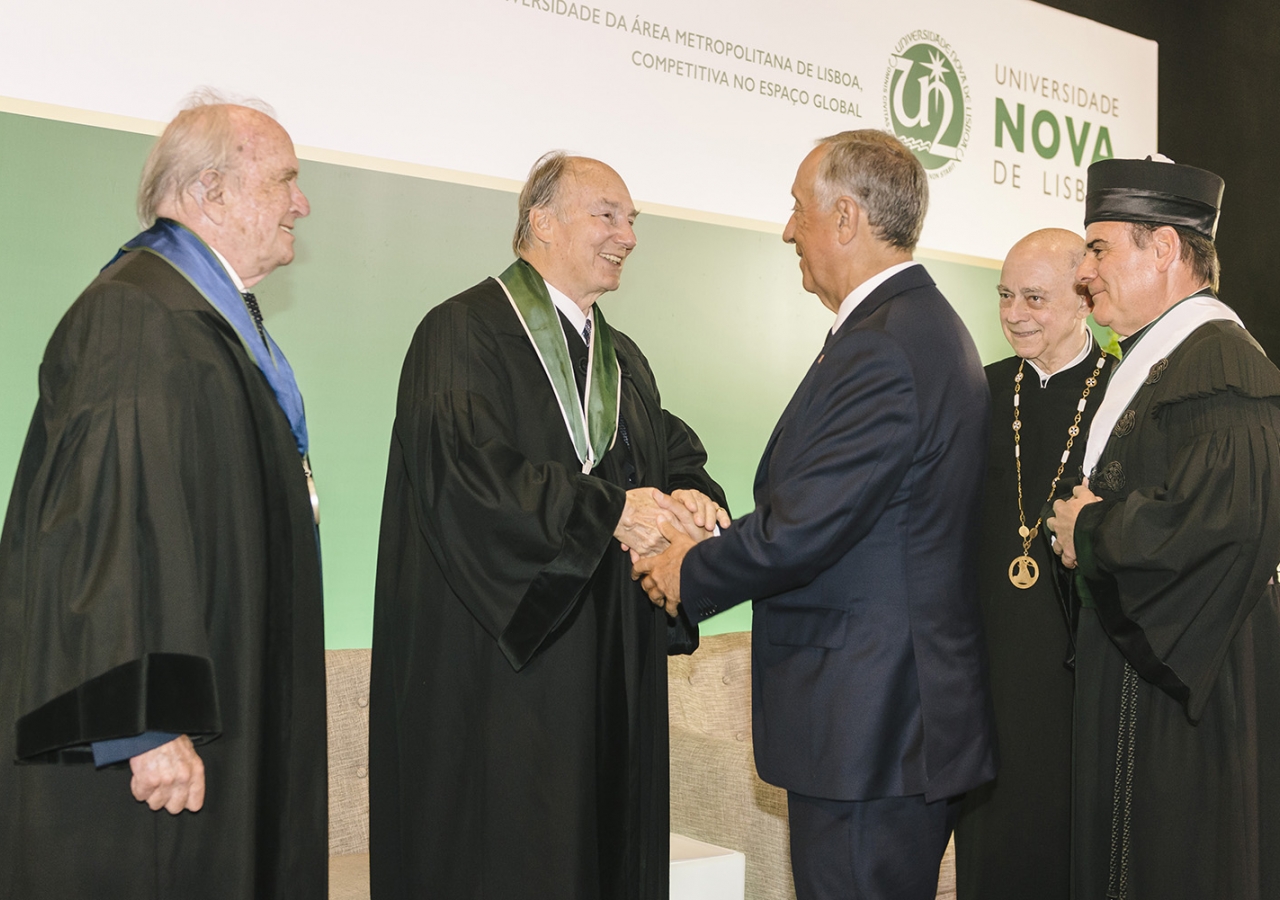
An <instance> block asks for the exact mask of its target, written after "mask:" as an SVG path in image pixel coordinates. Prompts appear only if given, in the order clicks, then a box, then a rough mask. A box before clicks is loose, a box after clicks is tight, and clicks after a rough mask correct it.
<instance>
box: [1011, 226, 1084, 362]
mask: <svg viewBox="0 0 1280 900" xmlns="http://www.w3.org/2000/svg"><path fill="white" fill-rule="evenodd" d="M1083 258H1084V239H1083V238H1081V237H1080V236H1079V235H1077V234H1074V233H1073V232H1070V231H1066V230H1065V229H1062V228H1045V229H1043V230H1041V231H1034V232H1032V233H1031V234H1029V235H1027V236H1026V237H1024V238H1023V239H1022V240H1020V241H1018V243H1016V244H1014V245H1013V248H1012V249H1011V250H1010V251H1009V255H1008V256H1007V257H1005V261H1004V266H1003V267H1002V268H1001V270H1000V286H999V293H1000V326H1001V328H1002V329H1003V330H1004V336H1005V339H1006V340H1008V341H1009V345H1010V346H1011V347H1013V350H1014V352H1015V353H1017V354H1018V356H1021V357H1022V358H1023V359H1029V360H1031V361H1033V362H1034V363H1035V364H1036V365H1037V366H1038V367H1039V368H1040V369H1041V370H1042V371H1043V372H1045V373H1052V372H1056V371H1057V370H1058V369H1060V368H1062V367H1063V366H1064V365H1065V364H1067V363H1068V362H1070V361H1071V360H1072V359H1073V358H1074V357H1075V356H1076V354H1078V353H1079V352H1080V350H1081V349H1082V348H1083V347H1084V344H1085V342H1086V340H1087V339H1088V336H1087V334H1086V332H1087V330H1088V325H1087V324H1086V321H1085V320H1086V319H1087V318H1088V316H1089V305H1088V303H1087V301H1086V299H1085V297H1084V296H1083V295H1082V294H1081V292H1080V291H1079V289H1078V288H1077V286H1076V279H1075V274H1076V268H1077V267H1078V266H1079V265H1080V261H1081V260H1082V259H1083Z"/></svg>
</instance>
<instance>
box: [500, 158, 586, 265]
mask: <svg viewBox="0 0 1280 900" xmlns="http://www.w3.org/2000/svg"><path fill="white" fill-rule="evenodd" d="M572 170H573V158H572V157H570V156H569V155H568V154H567V153H565V152H564V151H563V150H552V151H551V152H550V153H544V154H543V155H542V156H541V157H539V158H538V161H537V162H536V163H534V164H533V168H532V169H530V170H529V178H528V180H526V181H525V183H524V187H523V188H521V190H520V202H519V218H518V219H517V220H516V232H515V234H514V235H513V236H512V238H511V251H512V252H513V253H515V255H516V256H519V255H520V252H521V251H522V250H524V249H525V248H527V247H528V246H529V245H530V244H531V243H532V242H533V225H532V224H531V223H530V221H529V213H531V212H533V210H535V209H541V208H548V209H550V210H551V211H552V212H554V213H555V214H556V216H557V218H558V217H559V216H560V206H559V203H558V201H559V196H560V182H561V181H563V180H564V176H565V175H566V174H568V173H569V172H570V171H572Z"/></svg>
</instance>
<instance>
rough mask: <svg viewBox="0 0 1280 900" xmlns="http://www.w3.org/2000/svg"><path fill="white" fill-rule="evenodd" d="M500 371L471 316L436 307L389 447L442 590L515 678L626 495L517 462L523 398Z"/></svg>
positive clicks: (422, 332)
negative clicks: (396, 455) (493, 644)
mask: <svg viewBox="0 0 1280 900" xmlns="http://www.w3.org/2000/svg"><path fill="white" fill-rule="evenodd" d="M510 372H511V368H510V367H509V366H508V365H506V364H505V362H504V360H503V356H502V353H501V349H500V346H499V342H498V340H497V338H496V337H495V335H494V332H493V330H492V329H491V328H490V327H488V326H487V324H486V323H485V322H484V321H483V320H482V318H481V317H480V315H479V314H478V313H476V312H475V311H474V310H473V309H471V308H470V307H468V306H467V305H465V304H462V303H444V304H442V305H441V306H439V307H436V308H435V309H433V310H432V311H431V312H430V313H429V314H428V315H427V317H426V318H425V319H424V320H423V323H422V325H421V326H420V327H419V329H418V332H417V334H416V335H415V337H414V341H413V344H412V346H411V348H410V350H409V354H408V356H407V358H406V360H405V366H404V370H403V373H402V376H401V383H400V394H399V401H398V404H397V410H396V424H395V431H394V436H393V440H394V441H395V442H397V443H398V444H399V448H400V451H401V455H402V457H403V459H404V461H405V463H404V464H405V470H406V477H407V478H408V479H409V481H410V483H411V494H412V498H413V500H412V502H413V504H414V506H415V517H416V519H417V522H418V523H419V527H420V528H421V530H422V534H423V537H424V539H425V540H426V542H427V544H428V546H429V547H430V549H431V552H432V554H433V555H434V557H435V559H436V561H437V563H438V564H439V566H440V568H441V570H442V571H443V573H444V577H445V578H446V580H447V581H448V583H449V586H450V588H451V589H452V590H453V591H454V593H456V594H457V596H458V597H459V598H460V599H461V601H462V603H463V604H464V605H465V606H466V607H467V609H468V610H470V612H471V613H472V615H474V616H475V617H476V620H477V621H478V622H479V623H480V624H481V626H482V627H484V629H485V630H486V631H487V632H489V634H490V635H492V636H493V638H494V639H495V640H496V641H497V642H498V644H499V646H500V648H501V649H502V651H503V653H504V654H505V655H506V657H507V659H508V661H509V662H510V663H511V665H512V666H513V667H515V668H516V669H519V668H521V667H523V666H524V665H525V664H526V663H528V662H529V660H530V659H532V658H533V657H534V655H535V654H536V653H537V651H538V650H539V648H540V647H542V646H543V644H544V642H545V641H546V640H547V638H548V637H549V636H550V635H551V634H552V633H553V632H554V631H555V630H556V628H557V626H558V625H559V624H560V623H561V622H562V621H563V620H564V619H565V617H566V616H567V615H568V614H569V612H570V611H571V610H572V609H573V608H574V607H575V606H576V604H577V603H578V601H579V598H580V597H581V596H582V594H583V589H584V588H585V586H586V584H587V581H588V580H589V579H590V578H591V576H592V574H593V573H594V572H595V570H596V567H597V566H598V564H599V563H600V560H601V558H602V557H603V555H604V554H605V552H606V551H607V550H608V548H609V546H610V544H611V542H612V541H613V531H614V528H615V527H616V526H617V523H618V519H619V518H620V517H621V515H622V510H623V507H624V506H625V504H626V493H625V491H623V489H622V488H620V487H617V486H615V485H612V484H609V483H607V482H605V481H604V480H603V479H600V478H596V477H593V476H590V475H583V474H582V473H581V471H580V470H579V469H578V468H577V467H576V466H573V467H571V466H569V465H566V464H565V463H563V462H560V461H558V460H554V459H553V460H548V459H545V458H542V459H539V458H537V457H533V458H531V456H532V454H526V453H525V452H522V450H521V446H520V444H521V442H520V436H519V435H517V433H516V424H515V422H514V419H515V418H516V407H515V406H513V405H518V404H521V403H522V402H524V400H525V398H526V397H527V396H528V390H527V389H526V386H525V385H522V384H512V383H511V382H510V378H511V375H510ZM554 428H563V425H562V422H561V420H560V419H559V418H557V419H556V420H554V421H550V422H547V423H545V427H544V428H543V427H541V426H540V430H543V431H545V429H554ZM566 440H567V439H566ZM548 455H549V454H548Z"/></svg>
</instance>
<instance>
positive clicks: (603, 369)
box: [497, 259, 621, 474]
mask: <svg viewBox="0 0 1280 900" xmlns="http://www.w3.org/2000/svg"><path fill="white" fill-rule="evenodd" d="M497 281H498V284H500V285H502V289H503V291H505V292H506V295H507V299H508V300H510V301H511V308H512V309H514V310H515V311H516V318H518V319H519V320H520V324H521V325H523V326H524V332H525V334H527V335H528V336H529V343H531V344H533V349H534V351H535V352H536V353H537V354H538V361H539V362H541V363H542V370H543V371H544V372H546V373H547V380H548V381H550V382H551V389H552V390H553V391H554V392H555V395H556V401H557V402H558V403H559V404H560V415H561V416H563V417H564V425H565V428H567V429H568V430H569V438H570V440H572V441H573V449H574V450H575V451H576V452H577V454H578V459H579V460H581V461H582V471H583V473H584V474H586V473H589V472H590V471H591V470H592V469H593V468H595V466H596V465H597V464H598V463H599V462H600V457H602V456H604V454H605V452H606V451H607V450H608V449H609V448H610V447H612V446H613V440H614V436H615V435H616V434H617V432H618V413H619V409H620V402H621V400H620V398H621V392H620V391H619V390H618V383H619V377H618V356H617V354H616V353H615V352H614V349H613V332H612V331H610V330H609V326H608V325H606V324H605V321H604V315H603V314H602V313H601V312H600V307H599V305H595V306H592V308H591V318H592V328H591V345H590V346H589V347H588V348H587V357H588V366H587V388H586V391H584V394H583V399H582V401H581V402H579V400H578V385H577V382H576V381H575V380H574V377H573V363H572V362H571V361H570V360H569V345H568V344H567V343H566V342H565V336H564V329H563V328H561V327H560V316H559V315H558V314H557V313H556V306H555V304H554V303H552V302H551V295H550V294H548V293H547V286H546V283H545V282H543V280H542V276H541V275H539V274H538V273H537V272H536V271H535V270H534V268H533V266H531V265H529V264H528V263H527V262H525V261H524V260H523V259H517V260H516V261H515V262H513V263H512V264H511V266H510V267H509V268H508V269H507V271H505V272H503V273H502V274H501V275H499V276H498V279H497Z"/></svg>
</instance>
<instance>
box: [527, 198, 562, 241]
mask: <svg viewBox="0 0 1280 900" xmlns="http://www.w3.org/2000/svg"><path fill="white" fill-rule="evenodd" d="M555 218H556V214H555V213H554V212H552V211H551V209H550V208H548V207H546V206H535V207H534V208H533V209H531V210H529V230H530V231H531V232H532V233H533V236H534V238H536V239H537V240H538V241H539V242H540V243H543V244H545V243H548V242H549V241H550V240H551V236H552V234H553V233H554V232H555Z"/></svg>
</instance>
